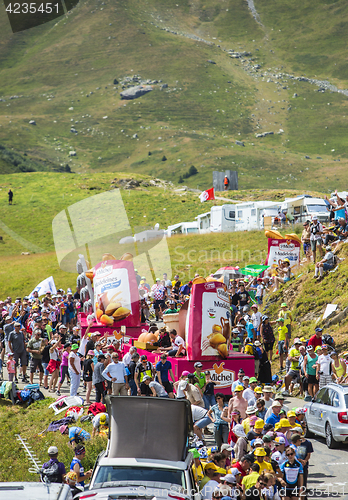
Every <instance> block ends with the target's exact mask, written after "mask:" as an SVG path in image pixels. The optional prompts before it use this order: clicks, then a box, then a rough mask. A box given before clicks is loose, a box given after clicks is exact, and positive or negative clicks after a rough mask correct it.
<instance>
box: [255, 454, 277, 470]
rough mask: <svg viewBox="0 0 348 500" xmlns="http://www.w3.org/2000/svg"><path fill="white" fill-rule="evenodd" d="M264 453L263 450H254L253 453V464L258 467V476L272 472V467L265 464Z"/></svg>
mask: <svg viewBox="0 0 348 500" xmlns="http://www.w3.org/2000/svg"><path fill="white" fill-rule="evenodd" d="M265 456H266V451H265V449H264V448H256V450H255V451H254V457H256V460H255V463H257V464H258V465H259V466H260V474H262V473H263V472H274V471H273V467H272V465H271V464H270V463H268V462H265Z"/></svg>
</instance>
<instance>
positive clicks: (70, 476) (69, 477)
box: [65, 470, 77, 481]
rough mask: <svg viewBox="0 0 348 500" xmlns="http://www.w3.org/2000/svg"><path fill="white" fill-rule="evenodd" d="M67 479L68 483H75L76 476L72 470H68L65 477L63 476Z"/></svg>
mask: <svg viewBox="0 0 348 500" xmlns="http://www.w3.org/2000/svg"><path fill="white" fill-rule="evenodd" d="M65 477H66V478H67V479H70V481H77V474H76V472H75V471H74V470H69V472H68V473H67V475H66V476H65Z"/></svg>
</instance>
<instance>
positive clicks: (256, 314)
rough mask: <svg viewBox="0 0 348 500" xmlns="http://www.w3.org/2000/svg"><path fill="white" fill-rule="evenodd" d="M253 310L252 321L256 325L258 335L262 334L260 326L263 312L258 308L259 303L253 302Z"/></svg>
mask: <svg viewBox="0 0 348 500" xmlns="http://www.w3.org/2000/svg"><path fill="white" fill-rule="evenodd" d="M250 309H251V310H252V312H253V313H252V315H251V321H252V324H253V326H254V330H255V332H256V335H257V336H259V335H260V326H261V318H262V314H261V313H260V311H259V310H258V307H257V304H253V305H252V306H251V308H250Z"/></svg>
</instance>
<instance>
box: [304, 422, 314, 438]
mask: <svg viewBox="0 0 348 500" xmlns="http://www.w3.org/2000/svg"><path fill="white" fill-rule="evenodd" d="M305 424H306V426H305V433H304V437H306V438H312V437H314V434H313V432H311V431H310V430H309V429H308V422H307V419H306V418H305Z"/></svg>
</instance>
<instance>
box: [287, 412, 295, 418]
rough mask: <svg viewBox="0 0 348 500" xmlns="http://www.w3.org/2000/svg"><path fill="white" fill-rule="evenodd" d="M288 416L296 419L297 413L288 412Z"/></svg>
mask: <svg viewBox="0 0 348 500" xmlns="http://www.w3.org/2000/svg"><path fill="white" fill-rule="evenodd" d="M286 416H287V417H288V418H289V417H296V413H295V412H294V411H288V413H287V414H286Z"/></svg>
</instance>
